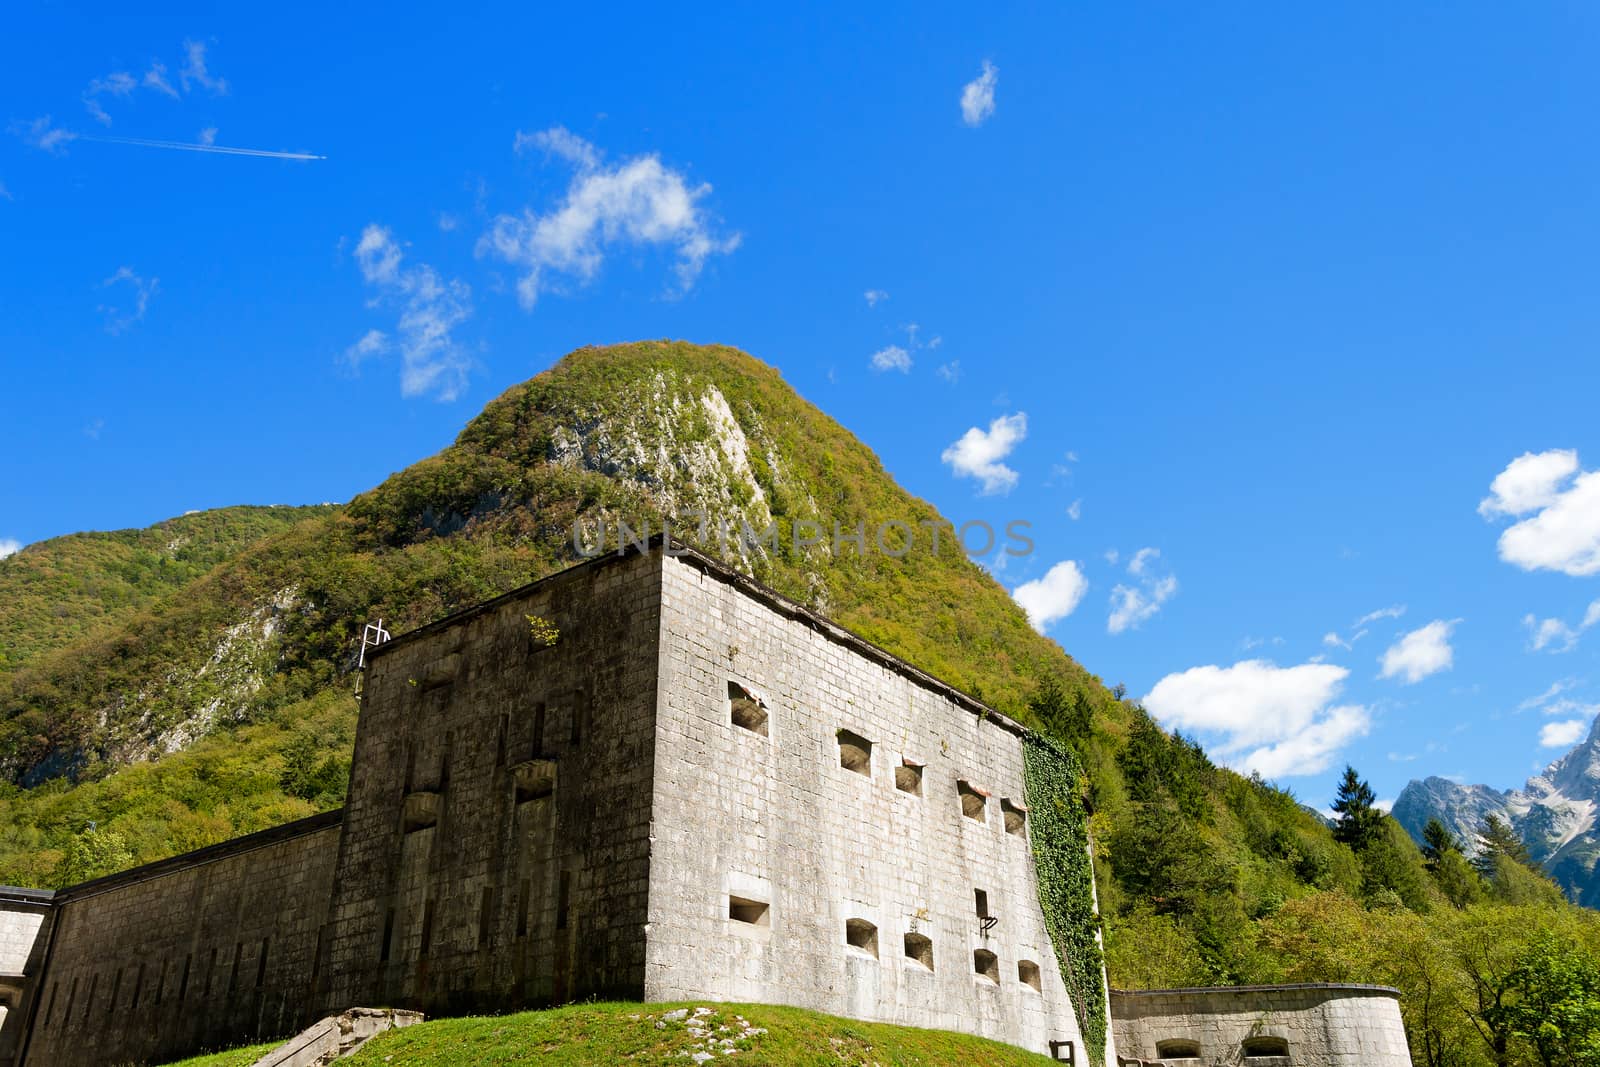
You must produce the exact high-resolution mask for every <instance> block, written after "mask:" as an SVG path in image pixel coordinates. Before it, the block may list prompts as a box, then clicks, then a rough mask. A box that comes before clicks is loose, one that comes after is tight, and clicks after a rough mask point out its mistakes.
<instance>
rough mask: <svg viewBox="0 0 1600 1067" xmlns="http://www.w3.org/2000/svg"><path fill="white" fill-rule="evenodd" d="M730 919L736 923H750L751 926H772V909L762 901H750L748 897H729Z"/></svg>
mask: <svg viewBox="0 0 1600 1067" xmlns="http://www.w3.org/2000/svg"><path fill="white" fill-rule="evenodd" d="M728 918H730V919H732V920H733V921H734V922H740V923H748V924H750V925H751V926H771V925H772V912H771V909H770V908H768V906H767V905H766V904H765V903H763V902H762V901H759V900H750V899H748V898H746V897H736V896H729V897H728Z"/></svg>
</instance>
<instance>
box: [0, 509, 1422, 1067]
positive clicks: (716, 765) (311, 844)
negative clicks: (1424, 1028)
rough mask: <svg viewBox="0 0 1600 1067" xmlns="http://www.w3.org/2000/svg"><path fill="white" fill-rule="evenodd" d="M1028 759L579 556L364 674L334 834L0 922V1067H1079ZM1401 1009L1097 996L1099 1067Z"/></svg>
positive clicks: (996, 723) (695, 601) (323, 821)
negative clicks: (666, 1034) (324, 1030)
mask: <svg viewBox="0 0 1600 1067" xmlns="http://www.w3.org/2000/svg"><path fill="white" fill-rule="evenodd" d="M1025 737H1026V730H1025V728H1024V727H1022V726H1020V725H1019V724H1017V723H1014V722H1012V721H1011V720H1009V719H1007V718H1006V717H1005V716H1003V715H1001V714H999V713H997V712H995V711H993V710H991V709H989V708H986V707H984V706H983V705H982V704H980V703H978V702H977V701H975V700H973V699H972V698H970V697H968V696H966V695H964V694H962V693H960V692H958V691H956V690H954V689H952V688H951V687H949V686H947V685H945V684H943V683H941V682H939V681H938V680H936V679H934V678H932V677H930V676H928V675H926V674H924V673H922V672H921V671H918V670H917V669H916V668H914V667H912V666H910V665H909V664H906V663H904V662H902V661H900V660H897V659H895V658H894V657H893V656H891V655H889V654H888V653H886V652H884V651H882V650H880V649H878V648H876V647H875V646H873V645H871V644H869V643H867V642H865V641H863V640H861V639H860V638H858V637H856V636H854V635H852V634H850V633H848V632H846V631H844V630H843V629H841V628H839V627H838V626H835V625H834V624H832V623H830V622H828V621H827V620H825V619H823V618H821V617H819V616H817V615H815V614H813V613H811V612H809V611H807V610H806V609H805V608H803V607H801V606H800V605H798V604H796V603H794V602H792V601H789V600H787V599H785V598H783V597H781V596H779V595H777V594H776V593H773V592H771V591H770V590H767V589H765V588H764V587H762V586H760V585H758V584H757V583H755V582H753V581H751V580H750V579H748V578H745V577H743V576H741V575H739V574H737V573H736V572H734V571H731V570H729V569H727V568H725V567H724V566H722V565H721V564H719V563H716V562H715V561H713V560H711V559H709V558H707V557H705V556H702V555H699V554H698V553H695V552H692V551H689V550H686V549H680V548H678V547H676V546H672V545H663V544H662V543H661V542H660V541H659V540H657V541H655V542H652V543H651V544H650V545H649V546H648V547H647V548H645V549H644V550H639V549H630V550H629V551H627V552H623V553H617V554H611V555H607V556H602V557H599V558H596V559H593V560H590V561H587V562H584V563H581V564H579V565H577V566H575V567H573V568H571V569H569V570H566V571H563V572H561V573H559V574H556V575H553V576H551V577H549V578H546V579H544V580H543V581H540V582H536V583H534V584H533V585H530V586H527V587H525V588H523V589H519V590H517V591H515V592H512V593H509V594H507V595H505V596H502V597H499V598H497V599H495V600H492V601H489V602H487V603H485V604H482V605H480V606H478V607H475V608H473V609H471V610H469V611H465V612H462V613H460V614H458V615H455V616H452V617H450V618H447V619H443V620H441V621H439V622H436V623H433V624H431V625H428V626H425V627H423V628H421V629H419V630H416V631H413V632H412V633H409V634H404V635H401V636H400V637H398V638H396V639H395V640H393V641H390V642H388V643H387V644H384V645H382V646H380V647H378V648H377V649H375V650H373V651H372V652H370V653H369V655H368V665H367V668H366V675H365V679H364V693H363V698H362V712H361V719H360V724H359V727H358V730H357V737H356V746H355V758H354V764H353V767H352V771H351V778H350V788H349V793H348V800H347V803H346V805H345V807H344V808H343V809H342V810H341V811H336V812H330V813H327V814H324V815H319V816H314V817H312V818H309V819H303V820H301V821H299V822H296V823H291V824H289V825H286V826H281V827H278V828H275V829H272V830H267V831H263V832H261V833H257V834H253V835H250V836H248V837H243V838H239V839H236V840H233V841H229V842H226V843H224V844H221V845H216V846H213V847H210V848H206V849H201V850H199V851H197V852H192V853H189V854H187V855H183V856H178V857H174V858H172V859H169V860H165V861H162V862H159V863H155V864H150V865H147V866H144V867H140V868H136V869H134V870H130V871H125V872H122V873H120V874H116V875H112V876H109V877H106V878H101V879H98V880H96V881H93V882H88V883H84V884H82V885H77V886H72V887H70V888H68V889H65V890H61V891H59V892H53V893H52V892H47V891H37V890H21V889H0V1067H18V1065H23V1064H27V1065H29V1067H33V1065H39V1067H75V1065H90V1064H122V1063H128V1064H133V1063H159V1062H163V1061H166V1060H170V1059H174V1058H178V1057H180V1056H183V1055H187V1054H191V1053H193V1052H195V1051H198V1050H201V1049H205V1048H218V1047H225V1046H228V1045H233V1044H239V1043H243V1042H246V1041H252V1040H261V1039H266V1038H270V1037H274V1036H278V1035H287V1034H290V1033H293V1032H295V1031H296V1030H299V1029H301V1028H302V1027H305V1026H307V1025H308V1024H310V1023H312V1022H314V1021H315V1020H317V1019H318V1018H320V1017H321V1016H323V1015H326V1014H330V1013H332V1012H337V1011H341V1010H344V1009H346V1008H349V1007H352V1006H357V1005H366V1006H393V1007H404V1008H412V1009H417V1010H420V1011H422V1012H425V1013H426V1014H428V1015H430V1016H431V1015H450V1014H464V1013H468V1012H492V1011H501V1010H511V1009H516V1008H522V1007H532V1006H542V1005H550V1004H560V1003H565V1002H570V1001H574V1000H582V999H586V998H592V997H603V998H613V999H624V1000H647V1001H674V1000H711V1001H743V1002H766V1003H775V1004H789V1005H796V1006H799V1007H804V1008H811V1009H815V1010H819V1011H824V1012H829V1013H832V1014H836V1015H844V1016H851V1017H855V1018H861V1019H875V1020H883V1021H888V1022H895V1023H902V1024H906V1025H912V1026H923V1027H935V1028H945V1029H952V1030H961V1031H967V1032H972V1033H977V1034H982V1035H984V1036H987V1037H991V1038H995V1039H997V1040H1001V1041H1005V1042H1009V1043H1012V1044H1015V1045H1019V1046H1023V1047H1026V1048H1029V1049H1034V1050H1037V1051H1039V1052H1041V1053H1044V1054H1046V1055H1048V1056H1051V1057H1052V1058H1054V1059H1056V1060H1058V1061H1061V1062H1070V1063H1077V1064H1086V1063H1090V1062H1091V1060H1090V1054H1089V1052H1088V1046H1087V1045H1086V1044H1085V1042H1084V1036H1083V1033H1082V1032H1081V1028H1080V1024H1079V1016H1078V1013H1077V1012H1075V1010H1074V994H1073V993H1070V992H1069V989H1068V983H1069V982H1070V981H1071V978H1070V976H1069V975H1068V974H1067V973H1066V972H1065V971H1064V969H1063V967H1062V966H1061V965H1060V962H1059V960H1058V957H1057V953H1056V949H1055V947H1054V946H1053V945H1052V943H1051V939H1050V935H1049V933H1048V932H1047V925H1046V918H1045V915H1044V912H1043V910H1042V908H1041V905H1040V898H1039V892H1038V885H1037V882H1036V875H1035V867H1034V858H1033V851H1032V843H1031V842H1032V839H1031V836H1030V834H1031V832H1032V827H1031V821H1030V813H1029V811H1028V809H1027V805H1026V803H1025V799H1024V798H1025V795H1026V793H1025V782H1024V779H1023V756H1022V753H1023V741H1024V738H1025ZM1101 987H1102V989H1100V990H1095V991H1093V995H1094V996H1097V997H1105V996H1106V995H1105V994H1104V992H1103V980H1102V982H1101ZM1075 995H1076V997H1077V998H1078V999H1079V1000H1080V1001H1081V999H1082V997H1083V996H1084V995H1085V994H1084V993H1083V991H1077V992H1076V994H1075ZM1397 996H1398V994H1397V993H1396V992H1395V991H1394V990H1389V989H1383V988H1379V987H1371V986H1286V987H1272V988H1251V989H1233V990H1212V989H1207V990H1157V991H1142V992H1112V993H1111V994H1109V1011H1110V1015H1111V1033H1109V1034H1108V1035H1107V1041H1106V1044H1107V1048H1106V1053H1105V1060H1104V1067H1117V1065H1118V1064H1119V1063H1121V1064H1144V1063H1165V1064H1185V1065H1194V1067H1199V1065H1202V1064H1203V1065H1213V1064H1216V1065H1221V1064H1229V1065H1234V1064H1250V1065H1255V1067H1283V1065H1289V1064H1294V1065H1307V1067H1318V1065H1328V1067H1335V1065H1338V1067H1346V1065H1349V1067H1353V1065H1357V1064H1360V1065H1362V1067H1409V1065H1410V1062H1411V1061H1410V1057H1409V1055H1408V1053H1407V1048H1406V1038H1405V1032H1404V1029H1403V1027H1402V1025H1401V1020H1400V1014H1399V1009H1398V1001H1397ZM1095 1067H1102V1065H1101V1064H1099V1063H1096V1065H1095Z"/></svg>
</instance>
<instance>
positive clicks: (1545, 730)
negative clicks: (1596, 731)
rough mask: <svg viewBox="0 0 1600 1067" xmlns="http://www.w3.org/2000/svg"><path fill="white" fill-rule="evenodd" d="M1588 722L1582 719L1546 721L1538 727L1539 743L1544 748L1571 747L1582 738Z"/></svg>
mask: <svg viewBox="0 0 1600 1067" xmlns="http://www.w3.org/2000/svg"><path fill="white" fill-rule="evenodd" d="M1588 726H1589V724H1588V723H1587V722H1586V721H1585V720H1583V719H1563V720H1562V721H1561V722H1547V723H1545V724H1544V726H1542V727H1540V729H1539V744H1541V745H1543V746H1544V747H1545V748H1571V747H1572V746H1573V745H1575V744H1577V743H1578V742H1579V741H1581V740H1583V735H1584V732H1585V731H1586V730H1587V728H1588Z"/></svg>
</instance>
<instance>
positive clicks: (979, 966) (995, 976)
mask: <svg viewBox="0 0 1600 1067" xmlns="http://www.w3.org/2000/svg"><path fill="white" fill-rule="evenodd" d="M972 973H974V974H976V975H977V976H978V977H979V978H987V979H988V980H989V981H991V982H993V983H994V984H995V985H999V984H1000V958H999V957H998V956H996V955H995V954H994V953H993V952H990V951H989V950H988V949H986V948H980V949H974V950H973V953H972Z"/></svg>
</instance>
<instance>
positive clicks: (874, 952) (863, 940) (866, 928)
mask: <svg viewBox="0 0 1600 1067" xmlns="http://www.w3.org/2000/svg"><path fill="white" fill-rule="evenodd" d="M844 943H845V944H847V945H849V946H850V947H851V948H854V949H859V950H860V951H862V952H865V953H866V954H867V955H869V956H871V957H872V958H873V959H877V958H878V928H877V927H876V926H874V925H872V924H871V923H869V922H868V921H867V920H865V919H846V920H845V924H844Z"/></svg>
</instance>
